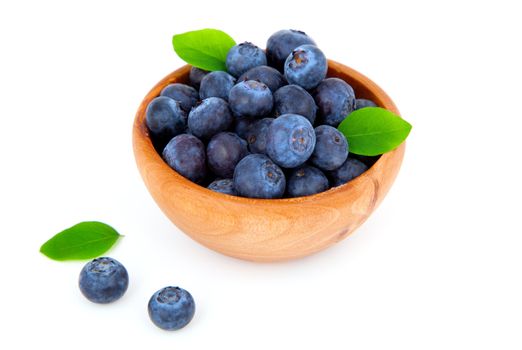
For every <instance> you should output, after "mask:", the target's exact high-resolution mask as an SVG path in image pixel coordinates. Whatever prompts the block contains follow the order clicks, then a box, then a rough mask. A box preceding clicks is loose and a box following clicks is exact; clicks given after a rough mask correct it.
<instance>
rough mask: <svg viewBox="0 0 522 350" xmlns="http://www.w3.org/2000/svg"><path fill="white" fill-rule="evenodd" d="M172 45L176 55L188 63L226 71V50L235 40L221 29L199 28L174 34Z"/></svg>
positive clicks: (212, 69)
mask: <svg viewBox="0 0 522 350" xmlns="http://www.w3.org/2000/svg"><path fill="white" fill-rule="evenodd" d="M172 45H173V46H174V51H176V53H177V54H178V56H179V57H180V58H181V59H182V60H183V61H185V62H187V63H188V64H191V65H193V66H195V67H198V68H201V69H204V70H208V71H216V70H222V71H226V66H225V61H226V59H227V53H228V50H230V48H232V46H234V45H236V42H235V41H234V39H232V38H231V37H230V35H228V34H227V33H225V32H222V31H221V30H217V29H201V30H195V31H191V32H186V33H183V34H176V35H174V36H173V37H172Z"/></svg>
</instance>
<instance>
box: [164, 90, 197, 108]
mask: <svg viewBox="0 0 522 350" xmlns="http://www.w3.org/2000/svg"><path fill="white" fill-rule="evenodd" d="M160 95H161V96H167V97H170V98H171V99H173V100H175V101H178V102H179V104H180V106H181V108H182V109H183V110H184V111H185V112H189V111H190V110H191V109H192V107H194V106H195V105H196V102H198V99H199V93H198V92H197V90H196V89H194V88H193V87H192V86H188V85H186V84H180V83H174V84H169V85H167V86H165V87H164V88H163V90H161V93H160Z"/></svg>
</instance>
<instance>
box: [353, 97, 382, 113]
mask: <svg viewBox="0 0 522 350" xmlns="http://www.w3.org/2000/svg"><path fill="white" fill-rule="evenodd" d="M365 107H377V104H376V103H375V102H373V101H372V100H367V99H365V98H358V99H356V100H355V110H357V109H361V108H365Z"/></svg>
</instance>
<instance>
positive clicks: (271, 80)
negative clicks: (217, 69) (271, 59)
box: [237, 66, 287, 93]
mask: <svg viewBox="0 0 522 350" xmlns="http://www.w3.org/2000/svg"><path fill="white" fill-rule="evenodd" d="M245 80H256V81H260V82H262V83H263V84H265V85H266V86H268V88H269V89H270V91H272V93H274V92H275V91H276V90H277V89H279V88H280V87H281V86H283V85H286V84H287V82H286V79H285V77H284V76H283V74H281V72H279V71H278V70H277V69H275V68H272V67H269V66H258V67H254V68H252V69H249V70H248V71H246V72H245V73H243V74H241V76H240V77H239V78H238V79H237V81H245Z"/></svg>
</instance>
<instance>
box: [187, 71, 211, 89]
mask: <svg viewBox="0 0 522 350" xmlns="http://www.w3.org/2000/svg"><path fill="white" fill-rule="evenodd" d="M207 74H208V71H206V70H203V69H201V68H197V67H192V68H190V73H189V81H190V85H192V86H193V87H194V88H195V89H197V90H199V86H200V84H201V79H203V77H204V76H205V75H207Z"/></svg>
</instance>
